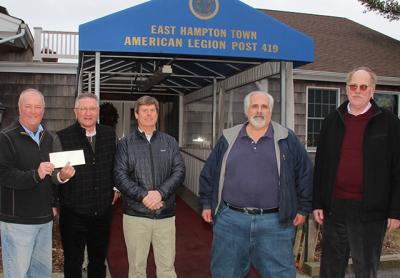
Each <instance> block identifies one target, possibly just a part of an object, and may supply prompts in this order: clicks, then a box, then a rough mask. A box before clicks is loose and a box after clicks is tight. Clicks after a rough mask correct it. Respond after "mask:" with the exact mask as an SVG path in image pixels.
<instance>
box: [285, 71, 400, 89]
mask: <svg viewBox="0 0 400 278" xmlns="http://www.w3.org/2000/svg"><path fill="white" fill-rule="evenodd" d="M346 76H347V73H342V72H329V71H314V70H302V69H294V70H293V79H294V80H309V81H324V82H340V83H343V82H345V80H346ZM377 84H378V85H388V86H400V77H392V76H378V81H377Z"/></svg>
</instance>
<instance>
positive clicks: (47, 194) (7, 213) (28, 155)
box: [0, 89, 75, 278]
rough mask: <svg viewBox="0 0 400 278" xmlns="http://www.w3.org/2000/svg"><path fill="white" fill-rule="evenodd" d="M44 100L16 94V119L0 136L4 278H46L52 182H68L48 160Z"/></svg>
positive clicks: (66, 173) (70, 171)
mask: <svg viewBox="0 0 400 278" xmlns="http://www.w3.org/2000/svg"><path fill="white" fill-rule="evenodd" d="M44 106H45V103H44V98H43V95H42V93H41V92H39V91H38V90H36V89H26V90H24V91H22V92H21V94H20V97H19V101H18V108H19V119H18V121H16V122H15V123H13V124H12V125H10V126H9V127H7V128H5V129H3V130H2V131H1V132H0V229H1V245H2V255H3V275H4V277H5V278H8V277H12V278H23V277H51V271H52V263H51V242H52V227H53V214H52V209H51V207H52V200H53V183H60V182H63V181H65V180H67V179H69V178H71V177H72V176H73V175H74V173H75V170H74V168H73V167H71V166H69V164H67V165H66V166H65V167H64V168H62V169H61V171H59V172H58V173H57V174H54V175H53V177H54V178H53V181H52V177H51V176H52V174H53V171H54V165H53V164H52V163H50V162H49V153H50V152H51V151H52V150H53V137H52V136H51V134H50V133H49V132H48V131H47V130H46V129H45V127H44V126H43V125H42V124H41V122H42V119H43V114H44Z"/></svg>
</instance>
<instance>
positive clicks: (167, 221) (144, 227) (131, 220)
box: [123, 214, 176, 278]
mask: <svg viewBox="0 0 400 278" xmlns="http://www.w3.org/2000/svg"><path fill="white" fill-rule="evenodd" d="M123 226H124V237H125V242H126V248H127V251H128V261H129V278H145V277H146V268H147V257H148V255H149V249H150V243H151V244H152V245H153V252H154V261H155V263H156V268H157V277H158V278H176V273H175V267H174V262H175V216H174V217H168V218H164V219H149V218H145V217H136V216H129V215H126V214H124V216H123Z"/></svg>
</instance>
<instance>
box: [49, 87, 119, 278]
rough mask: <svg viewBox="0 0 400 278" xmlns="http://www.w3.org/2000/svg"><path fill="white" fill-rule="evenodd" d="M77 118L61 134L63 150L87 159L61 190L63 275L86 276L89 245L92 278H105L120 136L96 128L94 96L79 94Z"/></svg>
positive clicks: (112, 130) (60, 140) (75, 277)
mask: <svg viewBox="0 0 400 278" xmlns="http://www.w3.org/2000/svg"><path fill="white" fill-rule="evenodd" d="M75 115H76V119H77V122H76V123H75V124H73V125H71V126H69V127H67V128H65V129H63V130H61V131H59V132H57V135H58V139H59V144H61V148H62V150H64V151H71V150H83V152H84V156H85V164H84V165H77V166H76V167H75V169H76V175H75V176H74V177H73V178H72V179H70V180H69V181H68V182H67V183H66V184H65V185H61V186H60V187H59V195H58V196H59V202H60V232H61V242H62V245H63V249H64V274H65V277H66V278H79V277H82V263H83V257H84V250H85V246H87V251H88V260H89V264H88V277H89V278H101V277H105V276H106V267H105V258H106V254H107V249H108V242H109V234H110V226H111V205H112V203H114V202H115V200H116V198H118V196H119V195H118V193H117V192H114V191H113V187H114V182H113V162H114V154H115V146H116V135H115V131H114V129H113V128H111V127H108V126H103V125H99V124H97V119H98V116H99V101H98V99H97V97H96V95H94V94H81V95H78V97H77V98H76V101H75ZM56 139H57V138H56Z"/></svg>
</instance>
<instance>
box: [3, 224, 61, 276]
mask: <svg viewBox="0 0 400 278" xmlns="http://www.w3.org/2000/svg"><path fill="white" fill-rule="evenodd" d="M52 227H53V221H50V222H48V223H45V224H39V225H24V224H14V223H6V222H0V230H1V245H2V255H3V275H4V278H28V277H31V278H37V277H40V278H46V277H51V271H52V263H51V260H52V254H51V244H52Z"/></svg>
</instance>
